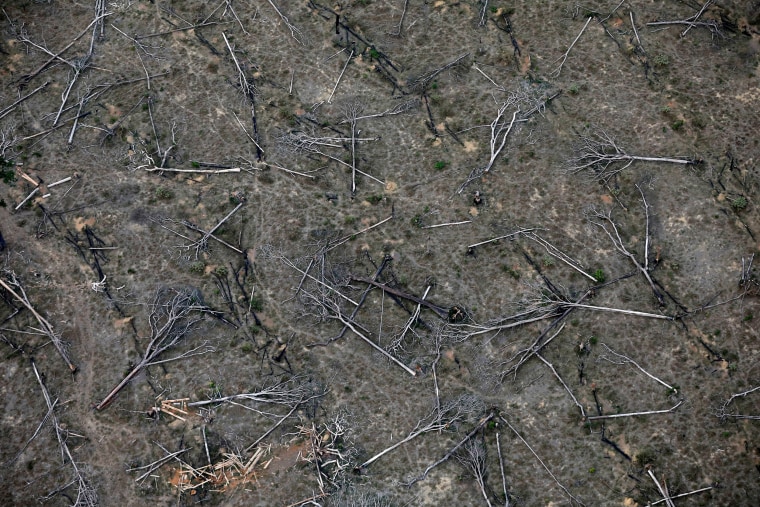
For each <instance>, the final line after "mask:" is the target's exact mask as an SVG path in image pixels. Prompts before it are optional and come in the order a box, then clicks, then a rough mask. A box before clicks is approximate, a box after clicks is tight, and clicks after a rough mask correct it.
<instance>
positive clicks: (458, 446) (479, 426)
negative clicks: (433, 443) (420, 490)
mask: <svg viewBox="0 0 760 507" xmlns="http://www.w3.org/2000/svg"><path fill="white" fill-rule="evenodd" d="M494 417H496V412H494V411H491V412H489V413H488V415H486V416H484V417H482V418H481V419H480V420H479V421H478V424H477V425H476V426H475V427H474V428H473V429H472V430H471V431H470V432H469V433H468V434H467V435H465V437H464V438H463V439H462V440H460V441H459V442H458V443H457V444H456V445H454V447H452V448H451V449H449V450H448V452H447V453H446V454H444V455H443V457H442V458H440V459H439V460H438V461H435V462H434V463H431V464H429V465H428V466H427V468H425V470H423V472H422V473H421V474H420V475H418V476H416V477H414V478H412V479H411V480H410V481H409V482H407V483H406V486H412V485H414V484H416V483H418V482H420V481H422V480H425V479H426V478H427V476H428V475H429V474H430V472H431V471H432V470H433V469H434V468H436V467H437V466H438V465H441V464H443V463H445V462H447V461H448V460H450V459H451V458H453V457H454V456H455V455H456V453H457V451H459V449H461V448H462V446H463V445H465V444H466V443H467V442H468V441H469V440H470V439H471V438H472V437H474V436H475V435H476V434H477V433H478V432H479V431H481V430H482V429H483V428H484V427H485V425H486V424H488V422H489V421H490V420H492V419H493V418H494Z"/></svg>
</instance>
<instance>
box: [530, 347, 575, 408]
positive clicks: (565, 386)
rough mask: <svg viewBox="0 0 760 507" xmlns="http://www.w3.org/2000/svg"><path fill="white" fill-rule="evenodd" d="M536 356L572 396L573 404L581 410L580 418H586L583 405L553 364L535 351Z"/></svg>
mask: <svg viewBox="0 0 760 507" xmlns="http://www.w3.org/2000/svg"><path fill="white" fill-rule="evenodd" d="M536 357H538V358H539V359H540V360H541V361H542V362H543V363H544V364H545V365H546V366H548V367H549V369H550V370H551V371H552V373H553V374H554V376H555V377H557V380H559V383H560V384H562V387H564V388H565V391H567V394H569V395H570V398H572V400H573V403H575V406H576V407H578V410H580V412H581V419H585V418H586V411H585V410H584V409H583V405H581V404H580V403H578V399H577V398H576V397H575V395H574V394H573V391H572V390H570V387H569V386H568V385H567V384H566V383H565V381H564V380H562V377H560V375H559V373H557V370H556V369H555V368H554V365H552V363H550V362H549V361H547V360H546V359H545V358H544V356H542V355H541V353H539V352H536Z"/></svg>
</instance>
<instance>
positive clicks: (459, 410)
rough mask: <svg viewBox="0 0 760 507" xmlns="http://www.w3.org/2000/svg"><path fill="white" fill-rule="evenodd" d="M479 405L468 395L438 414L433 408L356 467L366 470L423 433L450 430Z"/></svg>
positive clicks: (455, 400)
mask: <svg viewBox="0 0 760 507" xmlns="http://www.w3.org/2000/svg"><path fill="white" fill-rule="evenodd" d="M478 406H479V404H478V402H477V400H476V399H475V398H473V397H472V396H469V395H464V396H461V397H459V398H456V399H454V400H451V401H449V402H448V403H445V404H444V405H443V406H442V407H441V410H440V413H439V411H438V408H437V407H435V408H434V409H433V410H431V411H430V412H428V414H427V415H425V416H424V417H423V418H422V419H420V420H419V421H417V425H416V426H415V427H414V428H412V430H411V431H410V432H409V434H408V435H407V436H406V437H404V438H402V439H401V440H399V441H398V442H396V443H395V444H393V445H392V446H390V447H388V448H386V449H384V450H382V451H380V452H379V453H377V454H375V455H374V456H372V457H371V458H369V459H368V460H366V461H365V462H364V463H362V464H361V465H359V466H358V468H366V467H368V466H369V465H371V464H372V463H374V462H375V461H377V460H378V459H380V458H382V457H383V456H385V455H386V454H388V453H389V452H392V451H394V450H395V449H398V448H399V447H401V446H402V445H404V444H406V443H407V442H410V441H412V440H414V439H415V438H417V437H418V436H420V435H423V434H425V433H430V432H435V431H443V430H445V429H448V428H450V427H451V426H452V425H454V424H455V423H457V422H460V421H462V420H464V419H465V418H467V417H468V416H470V415H472V413H473V411H475V410H476V409H477V408H478Z"/></svg>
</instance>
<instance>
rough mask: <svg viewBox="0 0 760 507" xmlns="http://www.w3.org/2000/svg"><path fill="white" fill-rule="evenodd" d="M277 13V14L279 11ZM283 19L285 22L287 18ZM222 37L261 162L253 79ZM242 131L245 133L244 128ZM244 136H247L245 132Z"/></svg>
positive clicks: (250, 137)
mask: <svg viewBox="0 0 760 507" xmlns="http://www.w3.org/2000/svg"><path fill="white" fill-rule="evenodd" d="M269 3H271V4H272V6H274V3H272V1H271V0H269ZM275 9H277V7H275ZM277 12H278V13H279V10H278V11H277ZM284 19H285V20H287V18H284ZM286 22H287V21H286ZM222 37H223V38H224V43H225V44H226V45H227V49H228V50H229V52H230V56H231V57H232V61H233V63H234V64H235V68H236V69H237V71H238V84H239V85H240V91H241V92H242V93H243V96H244V97H245V99H246V100H247V101H248V103H249V104H250V106H251V124H252V128H253V136H250V135H249V136H248V137H249V139H250V140H251V141H252V142H253V144H254V145H255V146H256V159H257V160H258V161H259V162H261V160H262V158H263V156H264V150H263V149H261V137H260V136H259V125H258V120H257V117H256V87H255V84H254V82H253V78H251V79H249V78H248V77H247V76H246V74H245V72H243V68H242V67H241V66H240V62H238V59H237V57H236V56H235V51H234V50H233V49H232V46H231V45H230V41H229V40H228V39H227V35H225V33H224V32H222ZM236 118H237V116H236ZM238 121H239V120H238ZM240 126H241V127H242V126H243V124H242V123H241V124H240ZM243 130H244V131H245V128H244V129H243ZM246 135H248V132H247V131H246Z"/></svg>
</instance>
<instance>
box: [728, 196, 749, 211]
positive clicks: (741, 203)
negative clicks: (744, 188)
mask: <svg viewBox="0 0 760 507" xmlns="http://www.w3.org/2000/svg"><path fill="white" fill-rule="evenodd" d="M748 204H749V202H748V201H747V198H746V197H744V196H743V195H740V196H739V197H734V198H733V199H731V207H732V208H734V209H735V210H742V209H744V208H746V207H747V205H748Z"/></svg>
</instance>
